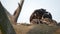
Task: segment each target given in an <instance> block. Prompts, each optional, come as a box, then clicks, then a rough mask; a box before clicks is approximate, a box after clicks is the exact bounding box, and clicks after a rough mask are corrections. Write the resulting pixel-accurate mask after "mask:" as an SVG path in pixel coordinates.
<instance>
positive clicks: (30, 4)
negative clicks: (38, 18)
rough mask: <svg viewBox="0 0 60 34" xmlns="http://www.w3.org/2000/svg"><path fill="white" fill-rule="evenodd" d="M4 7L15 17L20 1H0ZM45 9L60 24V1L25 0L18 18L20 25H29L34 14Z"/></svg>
mask: <svg viewBox="0 0 60 34" xmlns="http://www.w3.org/2000/svg"><path fill="white" fill-rule="evenodd" d="M0 1H1V2H2V4H3V6H4V7H5V8H6V9H7V10H8V11H9V12H10V13H11V14H12V15H13V13H14V11H15V9H16V8H17V6H18V2H20V0H0ZM40 8H44V9H46V10H47V11H48V12H50V13H51V14H52V17H53V19H54V20H56V21H57V22H60V16H59V15H60V13H59V12H60V0H25V1H24V5H23V8H22V11H21V13H20V16H19V18H18V23H22V22H25V23H29V18H30V15H31V14H32V12H33V11H34V10H36V9H40Z"/></svg>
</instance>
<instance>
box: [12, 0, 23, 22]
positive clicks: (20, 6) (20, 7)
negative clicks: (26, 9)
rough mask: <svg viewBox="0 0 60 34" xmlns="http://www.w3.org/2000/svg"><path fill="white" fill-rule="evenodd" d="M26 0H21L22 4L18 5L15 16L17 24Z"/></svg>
mask: <svg viewBox="0 0 60 34" xmlns="http://www.w3.org/2000/svg"><path fill="white" fill-rule="evenodd" d="M23 3H24V0H21V1H20V3H18V5H19V6H18V8H17V9H16V10H15V12H14V14H13V16H14V22H17V19H18V17H19V14H20V12H21V9H22V6H23Z"/></svg>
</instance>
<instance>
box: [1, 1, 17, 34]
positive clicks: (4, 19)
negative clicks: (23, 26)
mask: <svg viewBox="0 0 60 34" xmlns="http://www.w3.org/2000/svg"><path fill="white" fill-rule="evenodd" d="M5 11H7V10H6V9H5V8H4V7H3V6H2V4H1V2H0V29H1V32H2V34H16V33H15V31H14V29H13V26H12V25H11V23H10V21H9V19H8V16H7V14H6V12H5Z"/></svg>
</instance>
